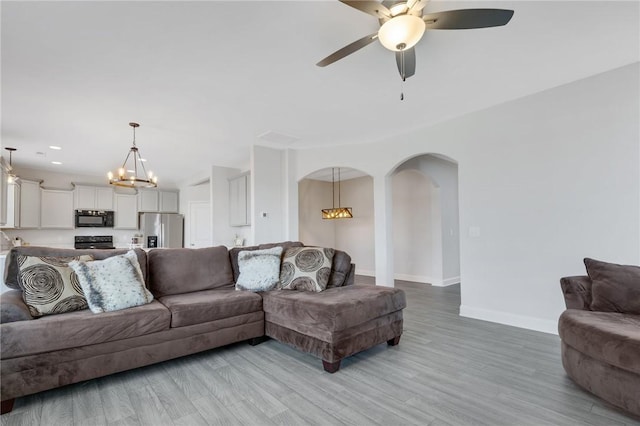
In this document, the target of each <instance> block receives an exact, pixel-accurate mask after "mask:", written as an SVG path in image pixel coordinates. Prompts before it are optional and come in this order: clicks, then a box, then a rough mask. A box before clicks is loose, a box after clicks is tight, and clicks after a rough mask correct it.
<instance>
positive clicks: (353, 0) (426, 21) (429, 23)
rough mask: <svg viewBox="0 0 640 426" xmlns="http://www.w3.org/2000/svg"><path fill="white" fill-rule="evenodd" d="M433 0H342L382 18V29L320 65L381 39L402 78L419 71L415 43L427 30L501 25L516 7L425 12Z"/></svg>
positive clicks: (322, 61)
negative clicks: (391, 55)
mask: <svg viewBox="0 0 640 426" xmlns="http://www.w3.org/2000/svg"><path fill="white" fill-rule="evenodd" d="M428 1H429V0H400V1H397V0H385V1H383V2H382V3H379V2H377V1H373V0H340V2H342V3H344V4H346V5H348V6H351V7H353V8H355V9H358V10H360V11H362V12H365V13H368V14H369V15H373V16H375V17H376V18H378V21H379V22H380V29H379V30H378V31H377V32H375V33H373V34H369V35H368V36H365V37H362V38H361V39H359V40H356V41H354V42H353V43H351V44H348V45H347V46H345V47H343V48H342V49H340V50H337V51H335V52H334V53H332V54H331V55H329V56H327V57H326V58H324V59H323V60H321V61H320V62H318V63H317V64H316V65H317V66H319V67H325V66H327V65H329V64H332V63H334V62H336V61H337V60H339V59H342V58H344V57H345V56H348V55H350V54H352V53H354V52H356V51H358V50H360V49H362V48H363V47H365V46H367V45H369V44H370V43H373V41H374V40H380V43H382V45H383V46H384V47H386V48H387V49H389V50H391V51H393V52H396V64H397V66H398V71H399V72H400V77H402V80H403V81H404V80H405V79H407V78H409V77H411V76H412V75H414V74H415V72H416V52H415V50H414V46H415V45H416V44H417V43H418V42H419V41H420V39H421V38H422V35H423V34H424V32H425V30H463V29H472V28H488V27H499V26H502V25H505V24H507V23H508V22H509V20H510V19H511V17H512V16H513V10H505V9H460V10H447V11H443V12H435V13H428V14H423V9H424V7H425V6H426V4H427V2H428Z"/></svg>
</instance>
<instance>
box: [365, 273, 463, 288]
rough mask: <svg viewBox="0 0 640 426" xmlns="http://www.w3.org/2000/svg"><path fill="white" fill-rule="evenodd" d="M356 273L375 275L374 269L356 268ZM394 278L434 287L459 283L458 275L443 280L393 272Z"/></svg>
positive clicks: (366, 275) (368, 275) (367, 275)
mask: <svg viewBox="0 0 640 426" xmlns="http://www.w3.org/2000/svg"><path fill="white" fill-rule="evenodd" d="M356 275H363V276H365V277H375V276H376V272H375V271H369V270H366V269H364V270H356ZM393 278H394V279H396V280H400V281H410V282H412V283H422V284H430V285H432V286H434V287H447V286H450V285H453V284H459V283H460V277H453V278H447V279H445V280H441V279H438V278H434V277H427V276H426V275H409V274H394V276H393Z"/></svg>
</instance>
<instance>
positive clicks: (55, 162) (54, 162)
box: [51, 161, 62, 166]
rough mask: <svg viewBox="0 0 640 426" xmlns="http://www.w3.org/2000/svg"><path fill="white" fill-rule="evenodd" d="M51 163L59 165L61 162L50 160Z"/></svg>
mask: <svg viewBox="0 0 640 426" xmlns="http://www.w3.org/2000/svg"><path fill="white" fill-rule="evenodd" d="M51 164H55V165H56V166H59V165H61V164H62V163H61V162H59V161H52V162H51Z"/></svg>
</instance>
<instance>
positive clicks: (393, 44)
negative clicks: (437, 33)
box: [378, 15, 426, 52]
mask: <svg viewBox="0 0 640 426" xmlns="http://www.w3.org/2000/svg"><path fill="white" fill-rule="evenodd" d="M425 28H426V25H425V23H424V21H423V20H422V18H419V17H417V16H413V15H398V16H394V17H393V18H391V19H389V20H388V21H387V22H385V23H384V24H382V27H380V30H379V31H378V40H380V43H382V45H383V46H384V47H386V48H387V49H389V50H391V51H394V52H400V51H402V50H407V49H411V48H412V47H413V46H415V45H416V44H417V43H418V42H419V41H420V39H421V38H422V35H423V34H424V30H425Z"/></svg>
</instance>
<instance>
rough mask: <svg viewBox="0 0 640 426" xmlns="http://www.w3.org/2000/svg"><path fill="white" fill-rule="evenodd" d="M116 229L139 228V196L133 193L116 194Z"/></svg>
mask: <svg viewBox="0 0 640 426" xmlns="http://www.w3.org/2000/svg"><path fill="white" fill-rule="evenodd" d="M114 202H115V214H114V216H115V223H114V229H138V197H137V196H136V195H133V194H117V193H116V194H115V195H114Z"/></svg>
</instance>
